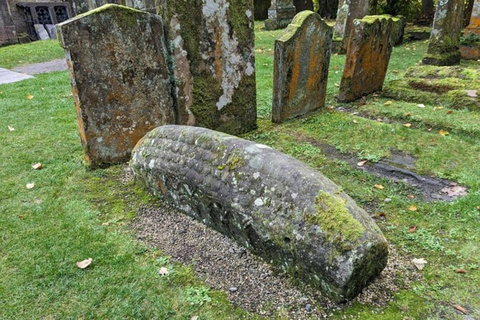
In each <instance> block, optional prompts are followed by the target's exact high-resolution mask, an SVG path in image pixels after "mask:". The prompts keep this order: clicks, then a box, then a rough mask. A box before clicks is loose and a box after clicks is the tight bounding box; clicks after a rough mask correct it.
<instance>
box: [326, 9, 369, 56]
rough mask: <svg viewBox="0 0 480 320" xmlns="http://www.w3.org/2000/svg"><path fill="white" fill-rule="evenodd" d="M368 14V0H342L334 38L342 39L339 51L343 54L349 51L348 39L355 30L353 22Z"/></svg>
mask: <svg viewBox="0 0 480 320" xmlns="http://www.w3.org/2000/svg"><path fill="white" fill-rule="evenodd" d="M367 14H368V0H340V2H339V4H338V11H337V20H336V23H335V27H334V30H333V37H334V38H335V39H340V38H341V39H342V40H341V45H340V50H339V51H340V52H341V53H344V52H345V51H346V50H347V44H348V39H349V36H350V32H351V30H352V28H353V20H354V19H361V18H363V17H365V16H366V15H367Z"/></svg>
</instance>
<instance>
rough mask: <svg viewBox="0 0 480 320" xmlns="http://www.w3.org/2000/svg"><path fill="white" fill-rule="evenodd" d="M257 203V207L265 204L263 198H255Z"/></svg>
mask: <svg viewBox="0 0 480 320" xmlns="http://www.w3.org/2000/svg"><path fill="white" fill-rule="evenodd" d="M255 205H256V206H257V207H261V206H263V200H262V198H257V199H255Z"/></svg>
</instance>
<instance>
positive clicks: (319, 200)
mask: <svg viewBox="0 0 480 320" xmlns="http://www.w3.org/2000/svg"><path fill="white" fill-rule="evenodd" d="M315 211H316V212H315V214H313V215H312V214H309V215H306V217H305V218H306V223H307V225H319V226H320V228H321V229H322V230H323V231H324V232H325V234H326V238H327V240H328V241H329V242H331V243H332V244H333V245H335V246H336V247H339V249H341V250H343V251H346V250H351V249H353V246H354V245H355V244H356V243H358V241H359V240H360V238H361V237H362V235H363V232H364V231H365V228H364V227H363V225H362V224H361V223H360V222H359V221H358V220H356V219H355V218H354V217H353V216H352V214H351V213H350V211H348V209H347V206H346V201H345V200H344V199H342V198H340V197H338V196H334V195H331V194H329V193H327V192H324V191H320V192H319V193H318V195H317V197H316V198H315Z"/></svg>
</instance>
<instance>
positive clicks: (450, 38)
mask: <svg viewBox="0 0 480 320" xmlns="http://www.w3.org/2000/svg"><path fill="white" fill-rule="evenodd" d="M463 7H464V1H463V0H439V1H438V3H437V9H436V10H435V19H434V20H433V27H432V32H431V34H430V40H429V43H428V49H427V53H426V54H425V55H424V57H423V59H422V62H423V63H424V64H429V65H436V66H451V65H454V64H458V63H459V62H460V57H461V55H460V50H459V48H460V32H461V30H462V27H463V26H462V24H463Z"/></svg>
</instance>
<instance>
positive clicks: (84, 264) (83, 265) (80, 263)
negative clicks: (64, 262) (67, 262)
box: [77, 258, 93, 269]
mask: <svg viewBox="0 0 480 320" xmlns="http://www.w3.org/2000/svg"><path fill="white" fill-rule="evenodd" d="M92 261H93V259H92V258H88V259H86V260H83V261H78V262H77V267H79V268H80V269H85V268H86V267H88V266H89V265H90V264H91V263H92Z"/></svg>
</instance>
